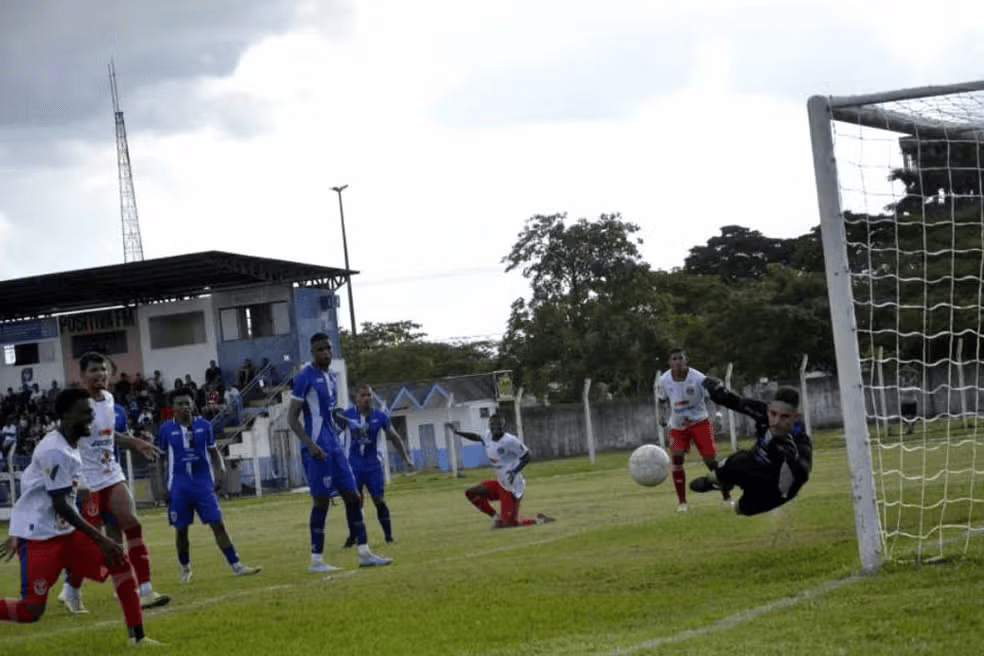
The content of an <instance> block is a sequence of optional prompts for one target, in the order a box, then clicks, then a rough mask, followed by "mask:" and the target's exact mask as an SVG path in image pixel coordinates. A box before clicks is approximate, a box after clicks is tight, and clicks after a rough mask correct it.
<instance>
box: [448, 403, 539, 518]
mask: <svg viewBox="0 0 984 656" xmlns="http://www.w3.org/2000/svg"><path fill="white" fill-rule="evenodd" d="M445 425H446V426H447V427H448V428H449V429H451V430H452V431H453V432H454V433H455V434H457V435H460V436H462V437H463V438H465V439H468V440H471V441H473V442H481V443H482V444H483V445H484V446H485V455H486V456H488V459H489V462H491V463H492V466H493V467H495V480H488V481H482V482H481V483H479V484H478V485H475V486H472V487H470V488H468V489H467V490H465V496H466V497H467V498H468V500H469V501H470V502H471V503H472V505H473V506H475V507H476V508H478V509H479V510H480V511H481V512H483V513H485V514H486V515H488V516H489V517H492V528H510V527H513V526H530V525H532V524H546V523H548V522H552V521H554V518H553V517H547V516H546V515H544V514H543V513H537V516H536V517H520V516H519V502H520V501H521V500H522V498H523V494H525V493H526V479H525V478H523V475H522V474H521V473H520V472H521V471H522V469H523V467H525V466H526V465H527V464H528V463H529V461H530V450H529V449H528V448H527V446H526V445H525V444H523V443H522V442H520V441H519V438H518V437H516V436H515V435H513V434H512V433H507V432H506V430H505V426H506V424H505V421H503V419H502V416H501V415H498V414H494V415H492V416H491V417H489V429H488V430H487V431H485V435H479V434H478V433H471V432H468V431H460V430H456V429H455V427H454V424H451V423H448V424H445ZM490 501H498V502H499V512H498V514H497V513H496V512H495V508H493V507H492V505H491V504H490V503H489V502H490Z"/></svg>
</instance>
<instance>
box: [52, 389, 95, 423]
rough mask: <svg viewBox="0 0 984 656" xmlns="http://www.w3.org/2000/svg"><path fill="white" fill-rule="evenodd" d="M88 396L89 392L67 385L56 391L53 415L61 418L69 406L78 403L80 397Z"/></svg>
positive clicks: (85, 397)
mask: <svg viewBox="0 0 984 656" xmlns="http://www.w3.org/2000/svg"><path fill="white" fill-rule="evenodd" d="M87 398H89V392H87V391H86V390H84V389H82V388H81V387H69V388H68V389H66V390H62V391H61V392H58V396H56V397H55V417H57V418H58V419H61V418H62V417H64V416H65V413H66V412H68V410H69V408H71V407H72V406H73V405H75V404H76V403H78V402H79V401H80V400H81V399H87Z"/></svg>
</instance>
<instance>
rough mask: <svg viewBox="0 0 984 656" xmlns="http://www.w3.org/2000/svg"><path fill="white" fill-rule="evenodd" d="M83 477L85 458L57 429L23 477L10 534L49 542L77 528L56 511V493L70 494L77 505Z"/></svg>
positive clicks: (39, 447)
mask: <svg viewBox="0 0 984 656" xmlns="http://www.w3.org/2000/svg"><path fill="white" fill-rule="evenodd" d="M81 475H82V457H81V456H80V455H79V450H78V449H76V448H75V447H73V446H71V445H70V444H69V443H68V442H67V441H66V440H65V437H64V436H63V435H62V434H61V433H59V432H58V431H56V430H54V431H51V432H50V433H48V434H47V435H45V436H44V439H42V440H41V441H40V442H38V444H37V446H35V447H34V453H33V454H32V455H31V464H30V465H28V467H27V469H25V470H24V474H23V475H22V476H21V496H20V498H19V499H17V503H15V504H14V508H13V510H12V511H11V513H10V535H15V536H17V537H19V538H23V539H26V540H47V539H49V538H54V537H58V536H59V535H66V534H68V533H71V532H72V531H74V530H75V528H74V527H73V526H72V525H71V524H69V523H68V522H66V521H65V520H64V519H63V518H62V517H61V515H59V514H58V513H56V512H55V504H54V503H53V502H52V500H51V495H52V493H53V492H62V491H64V492H67V493H68V502H69V503H70V504H71V505H73V506H74V505H75V493H76V490H77V489H78V486H79V478H80V477H81Z"/></svg>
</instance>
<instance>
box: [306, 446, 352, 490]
mask: <svg viewBox="0 0 984 656" xmlns="http://www.w3.org/2000/svg"><path fill="white" fill-rule="evenodd" d="M322 448H324V447H322ZM325 455H326V456H327V457H326V458H325V459H324V460H318V459H317V458H315V457H314V456H312V455H311V453H310V452H309V451H308V450H307V449H301V460H302V461H303V463H304V475H305V476H306V477H307V482H308V487H309V488H310V489H311V496H312V497H333V496H338V495H339V494H340V493H345V492H354V491H355V477H354V476H352V468H351V467H349V462H348V458H346V457H345V452H344V451H342V449H341V448H336V449H333V450H325Z"/></svg>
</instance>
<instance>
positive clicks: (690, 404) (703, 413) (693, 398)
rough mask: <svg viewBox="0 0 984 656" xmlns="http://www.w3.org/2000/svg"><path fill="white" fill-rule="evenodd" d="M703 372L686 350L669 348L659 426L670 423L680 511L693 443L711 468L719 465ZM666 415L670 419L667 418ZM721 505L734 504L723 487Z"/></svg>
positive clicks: (684, 501)
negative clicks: (685, 465) (689, 360)
mask: <svg viewBox="0 0 984 656" xmlns="http://www.w3.org/2000/svg"><path fill="white" fill-rule="evenodd" d="M703 381H704V374H702V373H701V372H700V371H697V370H696V369H694V368H692V367H689V366H688V365H687V354H686V353H685V352H684V350H683V349H673V350H672V351H670V369H669V371H667V372H666V373H665V374H663V375H662V376H660V378H659V391H658V397H659V409H660V413H659V415H660V425H662V426H664V427H665V426H666V425H667V423H669V426H670V462H671V467H672V468H671V472H672V475H673V487H674V488H675V489H676V494H677V500H678V501H679V503H678V504H677V512H686V511H687V508H688V506H687V473H686V471H684V469H683V459H684V457H685V456H686V455H687V453H688V452H689V451H690V444H691V443H693V445H694V446H695V447H696V448H697V453H699V454H700V456H701V458H703V459H704V464H705V465H706V466H707V468H708V469H709V470H711V471H714V469H715V468H716V467H717V460H716V459H715V458H716V456H717V447H716V446H715V444H714V428H713V427H712V426H711V421H710V419H709V417H708V413H707V406H706V405H705V403H704V388H703V387H701V383H702V382H703ZM667 417H668V418H669V419H668V420H667ZM721 495H722V497H724V500H723V501H722V502H721V503H722V505H725V506H727V507H729V508H730V507H731V506H732V505H733V502H732V501H731V492H730V491H728V489H722V490H721Z"/></svg>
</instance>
